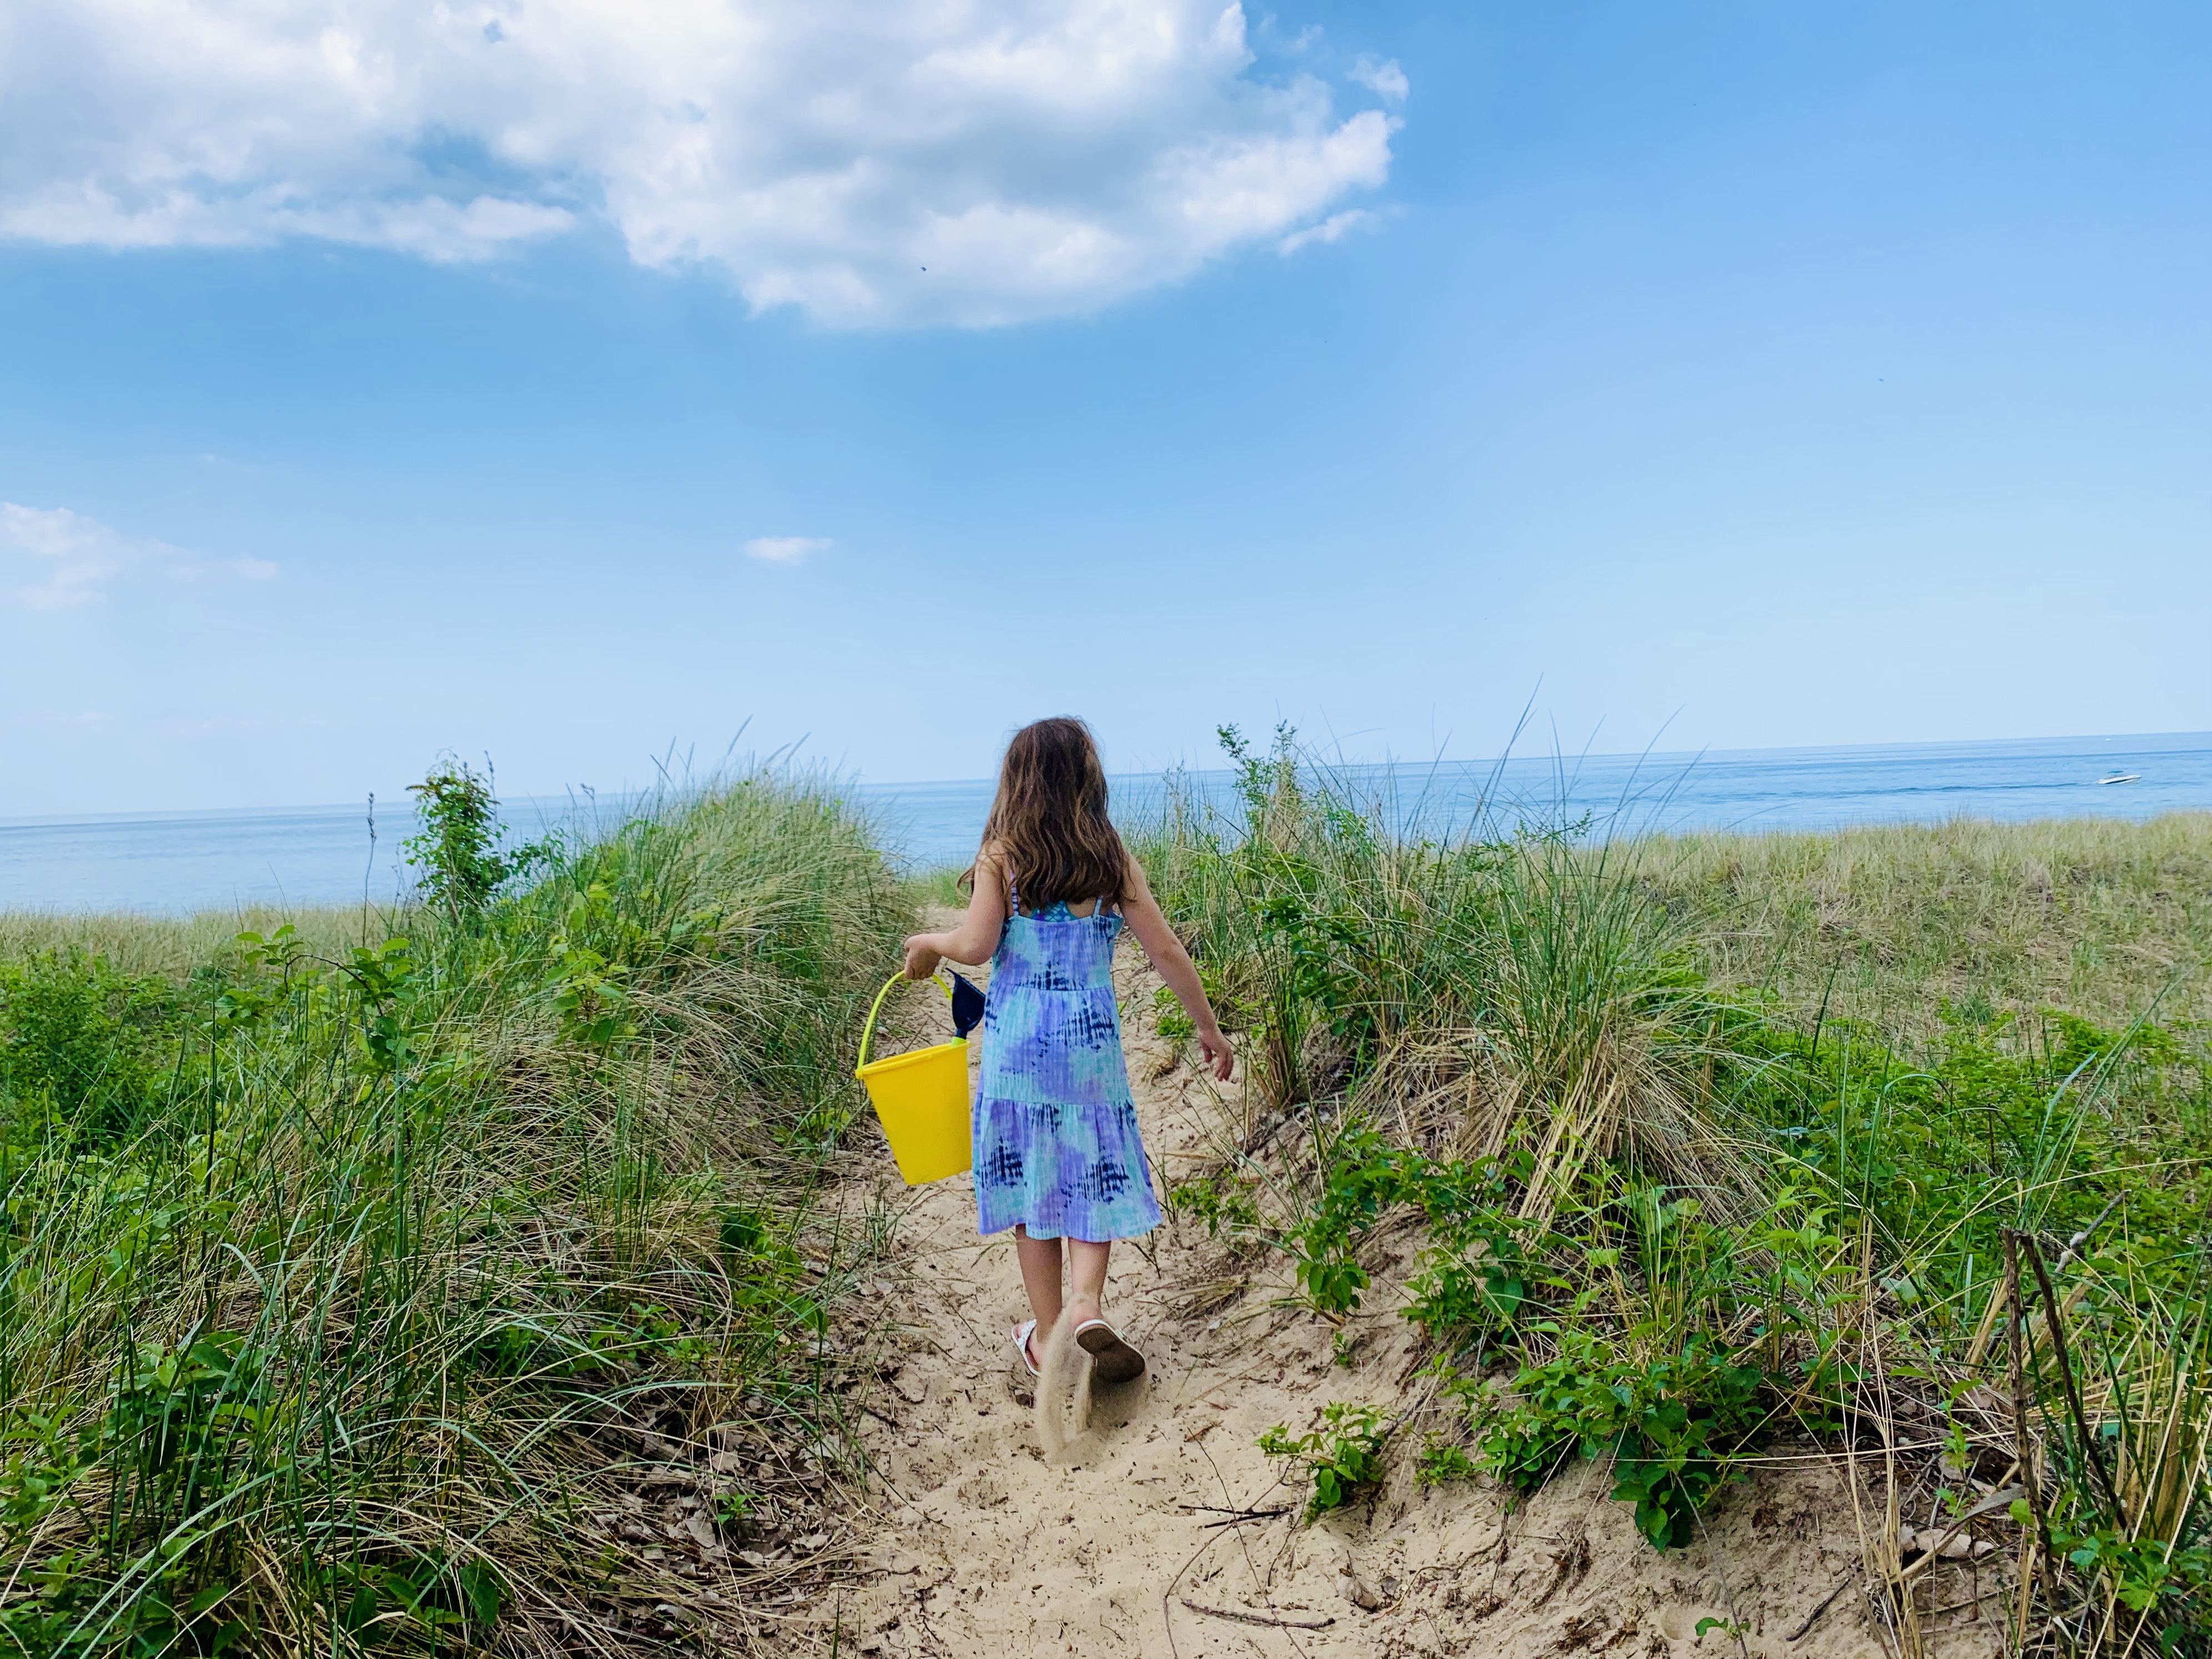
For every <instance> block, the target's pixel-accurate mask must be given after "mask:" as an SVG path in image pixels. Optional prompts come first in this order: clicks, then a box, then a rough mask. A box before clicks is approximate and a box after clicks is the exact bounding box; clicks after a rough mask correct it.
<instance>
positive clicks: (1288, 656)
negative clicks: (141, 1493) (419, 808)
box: [0, 0, 2212, 816]
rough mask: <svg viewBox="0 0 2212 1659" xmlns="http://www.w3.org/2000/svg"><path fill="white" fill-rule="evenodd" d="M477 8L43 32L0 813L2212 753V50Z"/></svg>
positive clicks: (1055, 17)
mask: <svg viewBox="0 0 2212 1659" xmlns="http://www.w3.org/2000/svg"><path fill="white" fill-rule="evenodd" d="M855 3H857V0H855ZM477 9H478V10H483V12H484V13H485V17H484V19H483V20H482V21H478V20H477V18H476V17H475V13H474V11H472V10H470V9H468V8H466V7H461V8H457V9H454V12H455V15H459V16H460V17H461V18H462V19H463V21H465V23H466V25H467V28H468V30H469V31H471V33H470V34H469V36H468V39H467V40H465V41H463V42H461V43H460V44H459V45H456V44H455V42H454V41H453V40H435V41H428V43H427V44H426V42H425V41H424V40H418V39H416V38H414V37H412V36H409V35H407V34H406V33H405V31H406V30H407V29H408V28H409V27H413V25H412V24H410V23H409V22H407V21H406V19H407V18H408V17H410V16H411V15H412V9H410V8H406V7H401V6H399V5H398V4H397V3H396V0H394V3H392V4H391V5H389V6H388V7H380V6H379V5H376V4H368V3H362V4H360V5H356V6H350V7H348V8H345V9H344V11H343V15H344V16H345V17H348V18H351V19H353V20H355V21H354V23H352V24H349V25H348V27H356V25H357V26H358V27H356V33H354V34H352V35H344V34H343V33H342V32H337V29H336V25H334V24H331V22H330V21H329V19H322V20H321V21H319V22H318V21H316V18H315V16H314V15H313V14H316V13H317V11H318V9H317V8H315V7H313V6H310V7H306V8H300V9H295V12H296V13H297V15H300V16H304V17H307V20H308V21H307V24H302V25H301V27H303V28H305V27H308V25H310V24H312V25H313V31H319V32H313V31H311V32H310V33H303V34H301V35H300V36H299V38H297V39H294V40H264V39H259V38H257V37H255V36H254V34H253V33H252V31H253V30H254V29H256V28H261V27H273V26H270V25H267V24H266V21H265V18H264V19H262V21H255V19H257V18H260V17H261V14H259V13H258V12H257V13H247V12H246V11H244V10H243V9H230V8H226V7H223V6H217V5H210V4H197V3H195V4H192V5H188V6H185V7H183V8H181V9H179V10H178V11H177V12H175V13H173V15H185V16H187V17H188V18H189V19H191V20H194V21H195V27H197V28H198V31H199V32H198V33H194V34H191V36H190V37H189V38H187V37H186V36H185V35H179V36H177V37H176V38H174V39H170V38H167V37H163V38H158V39H153V40H147V39H143V38H141V34H140V33H133V32H132V29H133V25H132V24H131V21H130V14H129V9H128V8H127V7H126V6H125V5H124V3H123V0H86V3H82V4H77V3H71V4H68V5H64V4H63V3H62V0H33V3H31V4H30V5H29V6H28V7H27V10H26V12H25V14H24V19H23V21H21V22H20V23H19V25H18V27H17V33H16V36H15V45H14V46H12V47H11V49H10V51H9V52H8V53H7V54H6V58H5V60H4V61H0V330H4V336H0V338H4V343H5V349H4V351H0V502H5V503H8V504H9V505H8V506H7V507H0V702H4V708H0V758H4V762H5V764H4V768H0V816H20V815H27V814H33V813H47V812H65V811H100V810H117V811H124V810H134V809H144V808H158V807H195V806H212V805H245V804H283V803H306V802H317V801H330V800H344V799H358V798H359V797H360V796H361V795H362V794H363V793H366V792H367V791H368V790H369V789H372V788H373V789H375V790H377V791H378V792H379V793H380V794H382V795H384V796H386V798H389V795H390V794H391V793H392V792H394V791H396V790H397V788H398V786H399V785H401V784H403V783H404V782H405V781H407V780H408V779H409V778H410V777H413V776H417V775H420V774H421V771H422V768H423V766H424V764H425V763H426V762H427V761H428V759H429V758H430V757H431V756H432V755H434V754H435V752H436V751H438V750H441V749H444V748H452V749H455V750H460V751H462V752H464V753H467V754H471V755H474V754H477V753H480V752H483V751H486V750H489V752H490V754H491V755H492V757H494V759H495V760H496V761H497V763H498V764H499V769H500V775H501V784H502V786H503V787H505V788H506V789H507V790H509V791H512V792H513V793H535V792H543V793H551V792H554V791H557V790H559V789H560V788H562V787H564V786H568V785H570V784H574V783H578V782H584V783H591V784H593V785H596V786H599V787H614V786H616V785H617V784H619V783H620V782H622V781H625V780H636V779H638V778H640V777H641V776H644V775H647V774H648V771H649V765H650V762H649V757H652V756H653V755H655V754H658V753H662V752H665V751H667V750H670V749H671V745H672V746H673V748H674V749H675V750H677V751H678V752H679V753H680V752H685V751H689V752H691V753H694V754H696V755H697V756H698V757H702V758H710V757H714V756H716V755H719V754H720V752H721V751H722V750H723V749H724V748H725V747H726V745H727V744H729V743H730V742H731V741H732V738H734V737H736V736H737V734H738V733H739V732H740V731H742V732H743V733H744V737H743V743H744V746H746V747H749V748H763V749H765V748H770V747H774V746H776V745H779V744H792V743H802V744H804V749H805V753H807V754H809V755H810V756H812V757H817V758H820V759H823V760H825V761H828V762H830V763H836V764H839V765H842V766H845V767H848V768H851V769H857V770H858V771H859V772H860V773H861V774H862V775H865V776H866V777H869V778H871V779H876V780H884V781H890V780H904V779H922V778H937V777H963V776H975V775H981V774H982V773H984V772H986V771H987V769H989V767H990V766H991V764H992V763H993V762H994V757H995V754H996V750H997V746H998V744H1000V741H1001V740H1002V739H1003V737H1004V735H1005V733H1006V731H1007V730H1008V729H1009V728H1010V727H1011V726H1013V725H1014V724H1017V723H1018V722H1019V721H1021V720H1025V719H1028V718H1031V717H1034V716H1036V715H1039V714H1048V713H1059V712H1064V711H1073V712H1078V713H1082V714H1086V715H1087V716H1088V717H1089V718H1090V719H1091V720H1092V721H1093V723H1094V724H1095V725H1096V726H1097V729H1098V731H1099V732H1100V734H1101V736H1102V738H1103V739H1104V741H1105V743H1106V745H1107V748H1108V750H1109V763H1112V764H1114V765H1115V767H1116V768H1117V769H1145V768H1149V767H1152V766H1155V765H1158V764H1164V763H1170V762H1172V761H1174V760H1176V759H1177V758H1179V757H1190V758H1193V759H1202V758H1203V757H1206V756H1207V755H1209V753H1210V751H1211V744H1212V739H1211V733H1212V729H1213V727H1214V726H1216V725H1217V724H1218V723H1219V722H1221V721H1223V720H1237V721H1240V722H1243V724H1244V725H1246V726H1248V727H1264V726H1267V725H1270V724H1272V723H1273V721H1274V720H1277V719H1283V718H1287V719H1290V720H1295V721H1296V722H1297V723H1298V724H1299V725H1300V726H1301V727H1302V728H1303V729H1304V731H1306V732H1308V733H1309V734H1310V735H1314V736H1324V737H1326V736H1334V738H1335V739H1336V740H1338V741H1339V742H1340V744H1342V746H1343V748H1344V749H1345V750H1346V752H1347V753H1349V754H1352V755H1354V756H1358V757H1376V756H1380V755H1382V754H1384V753H1395V754H1399V755H1419V756H1427V755H1430V754H1432V753H1434V752H1436V751H1437V750H1439V749H1448V750H1449V751H1450V752H1452V753H1455V754H1458V755H1462V756H1475V755H1481V754H1486V753H1489V752H1492V751H1493V750H1494V749H1495V747H1496V745H1497V744H1499V743H1500V742H1502V741H1503V740H1504V738H1505V737H1506V735H1507V734H1508V733H1509V732H1510V730H1511V729H1512V727H1513V725H1514V723H1515V721H1516V719H1517V718H1518V717H1519V715H1520V714H1521V712H1522V708H1523V706H1524V705H1525V704H1528V702H1529V701H1530V699H1531V698H1532V696H1533V698H1534V709H1535V711H1536V714H1537V720H1538V727H1537V729H1538V733H1539V736H1538V738H1537V739H1536V740H1537V741H1538V742H1539V743H1540V744H1541V743H1548V742H1550V741H1551V733H1552V732H1553V731H1554V730H1556V731H1557V732H1558V733H1559V737H1560V739H1561V740H1562V741H1563V742H1565V743H1566V744H1568V745H1569V746H1571V747H1576V748H1579V747H1581V746H1582V745H1583V744H1584V743H1585V742H1588V741H1589V740H1590V739H1591V736H1592V733H1593V732H1595V734H1596V739H1595V746H1596V747H1597V748H1599V749H1600V750H1618V749H1636V748H1640V747H1642V746H1643V745H1644V744H1646V743H1647V742H1649V741H1650V740H1651V739H1652V738H1653V737H1654V736H1655V734H1659V733H1661V732H1662V731H1663V734H1664V735H1663V738H1662V747H1664V748H1667V749H1669V750H1675V749H1687V748H1697V747H1701V746H1711V747H1721V748H1729V747H1749V746H1767V745H1784V744H1821V743H1858V742H1881V741H1891V740H1895V741H1906V740H1914V739H1942V738H1977V737H2008V736H2030V735H2045V734H2060V733H2072V732H2143V731H2179V730H2201V729H2204V728H2207V727H2212V652H2208V651H2207V650H2206V649H2205V647H2204V643H2203V628H2204V623H2203V619H2204V617H2206V615H2207V614H2208V611H2212V468H2208V466H2207V465H2206V462H2207V457H2208V455H2212V307H2208V306H2207V305H2206V303H2205V299H2204V296H2205V295H2207V294H2208V293H2212V215H2208V212H2207V209H2208V206H2212V202H2208V199H2207V198H2208V194H2212V190H2208V184H2207V177H2208V175H2207V173H2206V169H2205V167H2204V164H2203V161H2204V157H2205V156H2206V155H2207V154H2212V14H2208V13H2206V12H2205V11H2204V10H2203V9H2202V8H2197V7H2189V6H2182V5H2172V6H2162V5H2159V4H2142V5H2135V6H2130V7H2127V8H2091V7H2087V6H2081V5H2072V6H2063V7H2062V6H2055V5H2045V6H2035V5H2008V6H2004V7H1996V6H1988V7H1983V6H1972V5H1954V6H1946V7H1942V8H1929V7H1926V6H1923V5H1917V4H1916V5H1906V4H1899V5H1888V6H1883V5H1872V6H1869V5H1863V4H1854V5H1850V6H1844V5H1839V4H1838V5H1805V4H1780V3H1766V4H1738V5H1726V4H1716V5H1682V6H1674V7H1668V8H1650V7H1639V6H1632V5H1626V4H1618V5H1613V4H1544V5H1534V4H1531V5H1523V6H1488V5H1464V4H1461V5H1437V4H1410V3H1378V0H1370V3H1367V4H1364V5H1358V6H1352V5H1333V4H1312V5H1297V6H1294V7H1291V8H1289V9H1285V10H1283V11H1281V12H1279V13H1274V12H1262V11H1261V9H1258V8H1257V7H1255V8H1254V9H1252V10H1251V11H1250V12H1249V14H1245V15H1242V17H1241V19H1232V21H1239V22H1240V24H1241V27H1240V28H1239V29H1238V31H1237V32H1236V33H1235V36H1234V38H1232V37H1231V35H1230V34H1226V33H1224V32H1223V26H1222V21H1221V17H1222V15H1221V12H1220V8H1219V7H1218V4H1216V3H1212V0H1208V3H1205V4H1196V5H1194V4H1185V3H1182V0H1131V3H1129V4H1127V5H1125V6H1119V7H1105V6H1101V5H1098V4H1093V3H1079V0H1021V3H1012V0H1008V3H1004V4H998V5H985V4H981V3H977V4H975V5H974V6H971V7H969V8H965V9H963V8H957V7H955V8H943V7H931V6H915V7H912V8H908V9H904V11H908V12H910V13H911V17H908V18H907V19H906V21H908V22H912V21H913V19H914V18H937V19H940V20H941V19H942V18H944V17H946V16H954V17H956V18H957V19H965V20H966V21H964V22H961V23H959V25H958V27H961V28H964V29H966V30H967V31H968V33H965V34H963V35H962V36H961V37H960V38H959V39H957V40H939V41H934V42H933V41H930V40H920V43H919V44H917V40H918V35H917V33H916V31H917V29H919V27H921V26H920V25H918V24H916V25H915V27H891V23H893V22H897V21H900V19H901V17H902V15H903V13H902V8H901V7H900V6H898V5H896V4H894V3H891V0H884V3H883V4H882V5H880V6H877V7H875V8H873V9H872V10H871V11H870V14H869V15H870V16H871V17H872V19H877V20H885V19H887V20H890V21H885V22H884V23H883V25H882V27H876V24H875V23H874V22H871V24H870V25H869V27H867V28H856V27H854V26H853V25H852V21H851V19H852V17H853V16H854V15H859V14H857V13H853V14H848V15H846V16H845V18H844V20H843V22H842V24H840V25H839V27H842V29H843V30H844V32H843V33H839V32H838V29H837V28H832V27H829V23H823V22H820V21H819V20H820V19H821V18H822V17H823V16H824V15H829V14H832V13H836V12H837V11H838V8H836V7H832V6H826V5H825V6H823V7H817V8H796V7H787V6H782V5H776V4H769V3H768V0H727V3H724V4H720V5H702V7H699V8H696V9H690V10H685V11H681V12H678V11H676V10H673V9H671V10H669V11H668V12H666V13H665V15H666V16H667V17H669V18H678V17H681V18H684V19H689V20H692V21H690V22H686V23H685V24H684V25H683V26H682V27H678V26H676V25H675V24H672V23H671V25H669V27H668V28H667V29H666V30H665V31H664V32H663V36H662V37H656V38H654V39H652V40H635V39H630V38H628V37H623V39H621V40H618V41H617V42H616V44H617V46H619V48H620V50H619V51H617V50H615V49H614V48H613V47H610V46H607V44H606V40H610V39H613V37H612V36H608V35H606V34H605V31H607V30H610V29H616V30H617V32H618V31H619V28H620V27H621V26H620V25H619V24H618V23H617V22H611V21H609V19H610V17H615V18H619V16H620V15H621V12H622V9H621V8H619V7H616V6H614V5H613V4H612V3H611V0H531V4H530V5H529V6H527V7H526V6H523V5H520V4H516V3H508V0H501V4H499V5H496V6H492V5H486V6H481V7H478V8H477ZM387 14H388V15H387ZM338 15H340V13H339V11H338V9H337V8H335V7H333V8H332V9H331V16H332V17H337V16H338ZM441 15H444V14H441ZM363 18H367V19H368V22H366V23H362V22H361V21H360V20H362V19H363ZM717 18H720V19H721V20H723V22H724V23H726V24H727V25H728V27H727V28H726V29H721V32H720V33H717V32H716V29H717V28H720V27H721V26H720V25H719V24H718V25H716V26H715V27H714V28H710V27H708V23H704V22H700V21H697V20H700V19H706V20H708V22H712V21H713V20H714V19H717ZM793 19H806V20H810V21H806V22H805V24H804V25H803V26H802V25H801V24H800V23H798V22H794V21H792V20H793ZM379 20H382V21H379ZM837 21H838V20H837V18H836V17H834V16H832V17H830V19H829V22H830V23H836V22H837ZM201 25H204V27H200V26H201ZM817 25H818V26H817ZM556 26H557V27H556ZM932 27H935V25H932ZM948 27H949V26H948ZM380 28H382V29H384V30H385V31H386V33H385V34H382V35H380V34H379V33H378V30H379V29H380ZM686 28H697V29H702V30H705V31H706V34H707V35H708V36H710V37H711V38H702V39H696V40H695V39H690V38H686V36H685V34H684V30H685V29H686ZM595 29H596V30H599V31H600V32H601V33H599V34H595V33H592V31H593V30H595ZM870 29H873V30H874V32H873V33H870V32H869V30H870ZM778 30H781V33H778V32H777V31H778ZM824 30H827V33H824ZM1117 30H1120V31H1122V32H1123V33H1121V34H1116V33H1115V31H1117ZM1131 31H1134V32H1133V33H1131ZM142 33H143V32H142ZM478 40H481V41H482V42H483V49H484V50H483V52H482V53H479V54H478V56H479V57H481V59H482V61H481V63H479V62H478V58H476V57H470V56H468V53H469V52H477V46H476V42H477V41H478ZM732 41H735V42H736V43H737V44H736V45H732ZM762 42H765V43H766V44H764V45H763V44H760V43H762ZM1009 42H1012V46H1011V47H1010V46H1008V44H1007V43H1009ZM1133 42H1134V43H1135V45H1134V46H1133V45H1132V43H1133ZM749 43H750V44H749ZM1163 43H1164V44H1163ZM462 46H466V48H467V52H464V51H463V50H462ZM1013 47H1019V48H1021V49H1020V50H1015V49H1013ZM1139 47H1141V50H1139V49H1138V48H1139ZM287 53H291V54H294V56H291V57H287V56H286V54H287ZM526 54H534V55H526ZM563 54H566V55H565V56H563ZM656 54H658V55H656ZM763 62H765V63H767V64H768V67H767V68H762V67H761V64H762V63H763ZM210 64H215V65H216V68H215V69H214V70H210V68H209V67H208V66H209V65H210ZM579 64H582V65H585V66H586V68H587V69H588V70H589V74H588V75H587V74H586V72H585V70H583V69H580V68H579V67H578V65H579ZM945 64H952V65H953V68H952V69H951V70H946V69H945ZM240 65H244V66H245V67H239V66H240ZM272 65H273V66H274V67H271V66H272ZM318 65H319V66H320V67H319V68H318V67H317V66H318ZM303 66H304V67H303ZM771 71H773V72H771ZM317 75H323V76H325V79H326V80H327V82H328V85H327V86H325V84H324V82H321V81H318V80H317V79H316V78H315V77H316V76H317ZM590 76H600V77H601V78H600V79H599V80H598V81H592V80H591V79H590ZM684 76H691V77H692V78H693V81H695V82H696V85H693V86H692V87H691V89H690V91H689V92H684V89H683V88H682V87H678V92H676V93H671V91H670V90H669V88H670V87H671V85H676V83H677V82H680V81H682V80H683V78H684ZM686 84H689V83H686ZM32 88H34V89H35V90H36V93H37V96H36V97H32V96H30V95H29V93H28V91H27V89H32ZM332 88H335V90H333V89H332ZM579 88H580V89H579ZM678 94H682V95H680V96H679V95H678ZM671 99H672V100H674V101H673V103H671ZM671 109H673V110H674V111H675V112H674V113H673V114H671V113H670V111H671ZM33 123H35V124H37V128H38V131H37V133H36V135H35V141H34V140H33V135H32V133H31V127H32V125H33ZM686 123H689V124H690V125H685V124H686ZM271 133H274V134H276V135H277V136H276V137H273V138H272V137H269V135H270V134H271ZM149 156H150V157H153V158H155V160H154V161H149V160H148V159H147V158H148V157H149ZM702 157H703V159H702ZM687 169H688V170H687ZM825 179H828V180H834V181H842V182H840V183H839V184H838V189H839V190H840V191H842V192H843V193H842V194H837V195H836V196H835V197H834V200H833V199H831V197H830V196H829V195H827V194H825V191H828V188H829V187H828V186H827V185H823V182H822V181H823V180H825ZM854 180H860V181H863V183H862V184H854V183H853V181H854ZM671 181H672V182H671ZM825 203H827V205H825ZM933 257H934V258H937V259H938V261H939V264H938V269H937V270H935V271H924V270H922V269H921V266H922V265H923V264H925V263H926V262H927V260H928V259H929V258H933ZM909 266H911V267H912V269H909ZM935 276H944V277H945V279H946V280H945V282H944V283H939V284H933V283H932V278H933V277H935ZM800 543H807V544H827V545H826V546H813V547H811V548H810V547H803V546H799V545H796V544H800ZM748 544H756V550H755V551H754V552H751V553H749V552H748V551H747V547H748ZM762 552H766V553H769V554H778V553H781V554H784V555H786V556H785V557H781V558H776V557H763V556H758V555H759V554H760V553H762Z"/></svg>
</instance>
